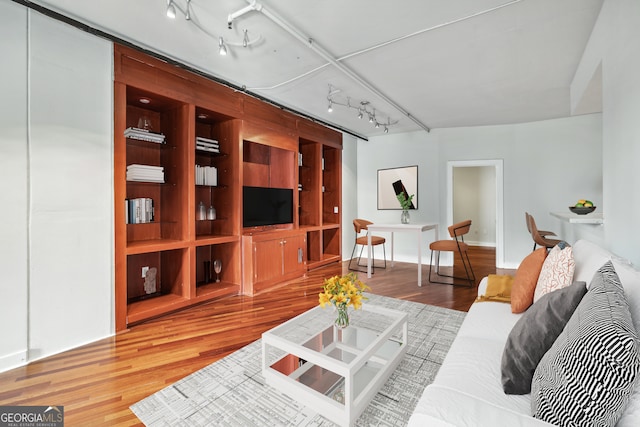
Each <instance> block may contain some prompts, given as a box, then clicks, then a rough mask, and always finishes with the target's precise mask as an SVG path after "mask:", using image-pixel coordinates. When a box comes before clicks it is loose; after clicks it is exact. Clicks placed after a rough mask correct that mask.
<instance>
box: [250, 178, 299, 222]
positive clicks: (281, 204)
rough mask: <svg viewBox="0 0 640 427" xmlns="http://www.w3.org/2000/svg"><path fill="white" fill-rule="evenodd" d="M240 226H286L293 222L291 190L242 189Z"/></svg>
mask: <svg viewBox="0 0 640 427" xmlns="http://www.w3.org/2000/svg"><path fill="white" fill-rule="evenodd" d="M242 206H243V210H242V226H243V227H258V226H262V225H275V224H288V223H292V222H293V190H292V189H291V188H267V187H249V186H244V187H242Z"/></svg>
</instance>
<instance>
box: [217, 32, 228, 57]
mask: <svg viewBox="0 0 640 427" xmlns="http://www.w3.org/2000/svg"><path fill="white" fill-rule="evenodd" d="M218 53H219V54H220V55H222V56H225V55H226V54H227V47H226V46H225V45H224V39H223V38H222V36H220V40H219V41H218Z"/></svg>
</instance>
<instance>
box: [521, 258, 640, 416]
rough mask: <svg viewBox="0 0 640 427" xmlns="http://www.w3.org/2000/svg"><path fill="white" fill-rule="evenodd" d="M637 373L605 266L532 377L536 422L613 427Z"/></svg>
mask: <svg viewBox="0 0 640 427" xmlns="http://www.w3.org/2000/svg"><path fill="white" fill-rule="evenodd" d="M639 371H640V346H639V343H638V336H637V333H636V331H635V330H634V328H633V324H632V321H631V316H630V313H629V306H628V304H627V301H626V298H625V294H624V290H623V288H622V285H621V283H620V280H619V279H618V275H617V274H616V271H615V269H614V267H613V264H612V263H611V262H610V261H608V262H607V263H606V264H605V265H604V266H602V267H601V268H600V269H599V270H598V271H597V272H596V274H595V275H594V277H593V280H592V282H591V284H590V286H589V290H588V291H587V293H586V295H585V296H584V298H583V299H582V301H581V302H580V304H579V305H578V308H577V309H576V310H575V312H574V314H573V316H571V319H570V320H569V322H568V323H567V325H566V327H565V328H564V330H563V331H562V333H561V334H560V336H558V339H557V340H556V341H555V343H554V344H553V345H552V346H551V349H550V350H549V351H548V352H547V353H546V354H545V355H544V357H543V358H542V360H541V361H540V363H539V364H538V367H537V368H536V370H535V373H534V376H533V383H532V387H531V407H532V411H533V415H534V416H535V417H536V418H539V419H542V420H544V421H547V422H550V423H553V424H558V425H575V426H582V425H585V426H586V425H602V426H613V425H615V423H616V422H617V421H618V419H619V418H620V417H621V415H622V413H623V411H624V409H625V407H626V405H627V402H628V400H629V398H630V396H631V394H632V392H633V389H634V386H635V383H636V380H637V378H638V372H639Z"/></svg>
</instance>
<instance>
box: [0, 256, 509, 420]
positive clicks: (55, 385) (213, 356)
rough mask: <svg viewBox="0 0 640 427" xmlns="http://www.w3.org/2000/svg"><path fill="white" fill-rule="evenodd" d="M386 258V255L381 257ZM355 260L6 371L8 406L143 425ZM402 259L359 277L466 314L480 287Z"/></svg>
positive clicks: (478, 263) (482, 259) (0, 383)
mask: <svg viewBox="0 0 640 427" xmlns="http://www.w3.org/2000/svg"><path fill="white" fill-rule="evenodd" d="M470 256H471V263H472V265H473V267H474V271H475V273H476V274H475V275H476V278H477V282H479V281H480V279H481V278H482V277H484V276H486V275H487V274H489V273H496V272H497V273H500V274H512V273H513V272H512V271H508V270H506V271H505V270H502V271H496V268H495V251H494V250H493V249H488V248H480V247H472V250H471V253H470ZM380 261H381V260H380ZM346 265H347V263H346V262H345V263H340V264H339V263H336V264H333V265H330V266H326V267H323V268H319V269H316V270H313V271H310V272H309V273H308V274H307V276H306V277H305V278H303V279H300V280H296V281H293V282H290V283H287V284H285V285H283V286H282V287H281V288H279V289H278V290H275V291H271V292H268V293H264V294H261V295H258V296H255V297H253V298H252V297H244V296H236V297H230V298H225V299H222V300H219V301H213V302H210V303H206V304H202V305H199V306H196V307H191V308H189V309H186V310H183V311H180V312H177V313H173V314H170V315H167V316H164V317H161V318H158V319H155V320H151V321H148V322H146V323H142V324H139V325H136V326H133V327H131V328H130V329H129V330H127V331H126V332H123V333H120V334H118V335H117V336H115V337H111V338H106V339H103V340H100V341H97V342H94V343H92V344H88V345H85V346H82V347H79V348H76V349H73V350H70V351H67V352H64V353H61V354H58V355H55V356H51V357H47V358H45V359H42V360H39V361H36V362H33V363H30V364H29V365H27V366H24V367H20V368H16V369H13V370H11V371H8V372H5V373H0V405H63V406H64V407H65V421H66V425H67V426H77V425H82V426H88V425H109V426H114V425H122V426H131V425H141V424H140V422H139V421H138V419H137V418H136V417H135V415H133V413H132V412H131V411H130V410H129V406H130V405H131V404H133V403H135V402H137V401H139V400H141V399H143V398H144V397H146V396H148V395H150V394H153V393H155V392H156V391H158V390H160V389H162V388H164V387H166V386H167V385H169V384H172V383H174V382H175V381H177V380H179V379H180V378H182V377H184V376H186V375H189V374H191V373H192V372H195V371H197V370H199V369H201V368H203V367H205V366H206V365H208V364H210V363H212V362H215V361H216V360H218V359H220V358H222V357H224V356H226V355H228V354H230V353H232V352H233V351H235V350H237V349H239V348H241V347H243V346H245V345H247V344H249V343H251V342H253V341H255V340H256V339H258V338H260V336H261V334H262V332H264V331H265V330H268V329H270V328H272V327H274V326H276V325H278V324H280V323H282V322H284V321H285V320H287V319H289V318H291V317H293V316H296V315H298V314H299V313H302V312H303V311H306V310H308V309H310V308H312V307H314V306H315V305H316V304H317V303H318V293H319V291H320V288H321V285H322V279H323V278H325V277H330V276H333V275H336V274H344V273H346V272H347V271H348V270H347V267H346ZM422 268H423V273H422V277H423V286H422V287H418V286H417V283H416V281H417V266H416V265H415V264H407V263H396V264H395V266H394V267H393V268H390V265H388V268H387V269H386V270H383V269H376V270H375V274H374V275H373V277H372V278H371V279H367V277H366V273H358V275H359V277H360V278H361V279H362V280H363V281H364V282H365V283H367V285H369V286H370V287H371V288H372V290H371V292H372V293H376V294H379V295H386V296H390V297H395V298H402V299H407V300H411V301H417V302H421V303H425V304H432V305H438V306H441V307H447V308H452V309H455V310H463V311H466V310H468V309H469V306H470V305H471V304H472V303H473V300H474V299H475V296H476V288H475V287H474V288H468V287H460V286H449V285H440V284H431V283H428V282H427V277H428V274H429V267H428V266H423V267H422Z"/></svg>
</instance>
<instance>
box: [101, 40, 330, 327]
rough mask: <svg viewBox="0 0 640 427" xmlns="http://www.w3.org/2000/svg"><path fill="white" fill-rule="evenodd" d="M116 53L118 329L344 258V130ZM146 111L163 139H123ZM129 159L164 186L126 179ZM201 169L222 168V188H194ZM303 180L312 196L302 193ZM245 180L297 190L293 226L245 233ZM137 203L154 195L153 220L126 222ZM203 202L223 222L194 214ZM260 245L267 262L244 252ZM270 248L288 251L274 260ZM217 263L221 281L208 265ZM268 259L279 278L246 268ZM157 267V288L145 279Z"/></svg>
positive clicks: (120, 49) (139, 56)
mask: <svg viewBox="0 0 640 427" xmlns="http://www.w3.org/2000/svg"><path fill="white" fill-rule="evenodd" d="M114 56H115V57H114V77H115V78H114V80H115V82H114V217H115V225H114V228H115V282H116V285H115V288H116V290H115V306H116V313H115V319H116V331H121V330H124V329H126V327H127V325H129V324H132V323H137V322H142V321H144V320H146V319H149V318H152V317H156V316H160V315H162V314H164V313H167V312H170V311H174V310H178V309H181V308H184V307H188V306H190V305H192V304H196V303H200V302H203V301H207V300H209V299H214V298H222V297H227V296H230V295H237V294H240V293H242V292H245V293H246V290H247V289H250V291H249V292H248V293H249V294H252V293H255V292H265V291H268V290H269V289H271V287H273V286H277V285H279V284H281V283H282V280H287V279H290V278H294V277H298V276H301V275H303V274H304V272H306V270H307V268H308V266H309V265H312V264H313V263H316V264H317V263H325V262H331V261H332V260H334V259H336V260H337V259H339V257H340V256H339V254H340V248H339V246H335V242H336V241H337V240H339V238H340V233H341V230H340V215H339V214H333V213H332V212H333V209H334V206H338V208H339V209H341V204H340V203H341V201H340V197H341V188H340V185H341V175H340V171H341V163H340V162H341V150H342V136H341V134H340V133H339V132H335V131H333V130H331V129H328V128H326V127H324V126H321V125H319V124H317V123H313V122H311V121H309V120H306V119H303V118H300V117H297V116H295V115H293V114H290V113H288V112H285V111H283V110H281V109H279V108H277V107H274V106H272V105H269V104H267V103H264V102H261V101H259V100H256V99H254V98H252V97H249V96H247V95H245V94H243V93H239V92H236V91H234V90H232V89H230V88H227V87H224V86H222V85H219V84H218V83H216V82H214V81H211V80H208V79H206V78H204V77H202V76H199V75H195V74H192V73H190V72H188V71H186V70H183V69H180V68H177V67H174V66H172V65H171V64H167V63H164V62H162V61H159V60H157V59H155V58H151V57H149V56H148V55H146V54H144V53H142V52H139V51H136V50H134V49H132V48H129V47H124V46H119V45H115V46H114ZM141 117H144V118H145V119H146V120H147V121H148V122H149V123H150V126H151V128H152V131H153V132H157V133H162V134H164V135H165V144H159V143H155V142H148V141H142V140H138V139H133V138H127V137H125V136H124V132H125V130H126V129H127V128H129V127H138V121H139V119H140V118H141ZM198 137H201V138H206V139H209V140H215V141H217V142H218V145H219V148H220V152H219V153H217V152H210V151H204V150H197V149H196V139H197V138H198ZM298 152H300V153H302V155H303V166H300V167H299V166H298ZM323 157H324V159H325V169H324V171H323V170H322V159H323ZM131 164H142V165H149V166H159V167H162V168H163V171H164V179H165V183H150V182H140V181H127V180H126V168H127V165H131ZM196 165H199V166H208V167H215V168H216V172H217V185H216V186H210V185H196V178H195V173H196ZM299 183H300V184H302V185H303V188H304V190H303V191H295V190H297V188H298V184H299ZM243 186H268V187H274V188H290V189H292V190H294V205H293V206H294V207H298V208H297V209H294V218H293V222H292V223H290V224H285V225H280V226H277V227H273V228H272V229H271V230H270V231H268V232H264V233H263V232H261V231H260V230H253V229H251V230H243V228H242V187H243ZM322 186H325V192H324V193H323V192H322ZM135 198H150V199H152V200H153V204H154V221H153V222H150V223H144V224H126V223H125V200H126V199H135ZM201 202H202V203H203V204H204V205H205V206H206V207H207V208H208V207H209V206H213V207H214V208H215V210H216V219H215V220H204V221H198V220H196V212H197V208H198V205H199V204H200V203H201ZM269 233H270V234H269ZM269 240H272V242H268V241H269ZM308 240H311V241H312V243H309V242H308ZM254 243H256V244H258V245H259V246H260V248H261V253H264V254H266V255H265V256H264V257H263V258H264V259H262V261H261V264H255V263H254V262H253V261H254V260H253V254H252V252H251V250H250V249H247V248H251V247H253V246H252V245H253V244H254ZM280 243H281V245H280ZM271 244H273V245H278V248H282V250H281V251H280V252H278V250H276V251H275V252H273V251H271V249H269V248H270V246H269V245H271ZM262 245H264V246H262ZM265 248H267V249H269V250H267V251H265V250H264V249H265ZM275 248H276V246H273V248H272V249H275ZM289 248H293V249H289ZM336 252H337V255H336ZM273 253H280V258H279V261H276V262H275V263H274V260H273V257H272V256H271V255H272V254H273ZM267 255H269V256H267ZM218 259H219V260H221V261H222V265H223V268H222V272H221V274H220V278H221V282H220V283H216V282H214V281H213V280H215V275H214V273H213V272H212V271H211V270H212V265H213V261H215V260H218ZM271 264H275V265H276V267H278V268H280V275H279V276H277V277H275V276H274V277H268V278H266V279H265V278H264V277H257V279H256V278H255V277H252V278H250V277H249V276H247V275H243V273H245V270H247V269H248V270H253V271H257V272H258V273H257V274H258V276H260V275H262V274H263V273H264V274H266V275H267V276H268V275H270V274H271V273H272V270H273V268H272V265H271ZM243 266H244V267H245V268H244V269H243ZM247 266H251V267H250V268H248V267H247ZM278 268H276V270H277V269H278ZM151 269H155V270H153V271H154V274H156V277H155V280H156V281H155V282H154V283H155V286H157V288H158V289H157V290H154V289H153V286H152V285H151V282H152V278H151V277H149V276H145V274H146V273H145V272H146V271H148V270H151ZM212 281H213V282H212ZM252 284H253V285H255V286H252ZM147 292H148V293H147Z"/></svg>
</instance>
